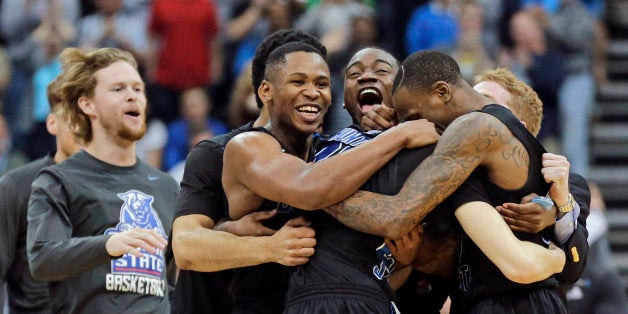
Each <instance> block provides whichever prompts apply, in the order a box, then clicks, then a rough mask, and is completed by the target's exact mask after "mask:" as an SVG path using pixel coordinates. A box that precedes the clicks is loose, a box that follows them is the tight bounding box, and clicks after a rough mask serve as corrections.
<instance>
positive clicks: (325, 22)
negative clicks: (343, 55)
mask: <svg viewBox="0 0 628 314" xmlns="http://www.w3.org/2000/svg"><path fill="white" fill-rule="evenodd" d="M364 9H365V5H364V4H362V3H359V2H356V1H351V0H321V1H320V2H319V3H316V4H314V5H312V6H311V7H309V8H308V9H307V11H305V12H304V13H303V15H301V17H299V19H298V20H297V21H296V23H295V28H297V29H300V30H302V31H304V32H306V33H309V34H312V35H313V36H315V37H318V38H320V41H321V43H322V44H323V45H325V47H326V48H327V53H328V54H329V55H331V54H333V53H335V52H338V51H340V50H342V49H344V48H346V47H347V45H348V44H349V40H350V36H351V34H350V30H351V23H352V20H351V17H352V16H354V15H356V14H359V13H360V12H362V11H363V10H364Z"/></svg>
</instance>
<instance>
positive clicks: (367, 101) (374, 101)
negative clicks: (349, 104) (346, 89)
mask: <svg viewBox="0 0 628 314" xmlns="http://www.w3.org/2000/svg"><path fill="white" fill-rule="evenodd" d="M382 100H383V97H382V93H381V92H380V91H379V90H377V89H376V88H373V87H368V88H365V89H363V90H361V91H360V93H359V94H358V104H359V105H360V108H362V111H368V110H373V107H375V106H376V105H381V103H382Z"/></svg>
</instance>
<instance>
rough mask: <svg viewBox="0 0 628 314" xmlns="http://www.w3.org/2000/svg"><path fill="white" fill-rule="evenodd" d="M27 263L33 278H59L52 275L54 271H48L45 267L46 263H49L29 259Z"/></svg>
mask: <svg viewBox="0 0 628 314" xmlns="http://www.w3.org/2000/svg"><path fill="white" fill-rule="evenodd" d="M28 265H29V267H30V271H31V276H33V279H35V280H38V281H53V280H58V279H60V278H57V277H55V276H54V271H49V270H48V269H47V268H46V265H49V263H46V262H43V261H37V260H29V263H28Z"/></svg>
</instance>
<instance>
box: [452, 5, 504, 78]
mask: <svg viewBox="0 0 628 314" xmlns="http://www.w3.org/2000/svg"><path fill="white" fill-rule="evenodd" d="M458 21H459V25H460V35H459V36H458V44H457V46H456V48H455V49H454V50H453V51H452V53H451V56H452V57H453V58H454V59H456V61H457V62H458V65H459V66H460V73H461V74H462V77H463V78H464V79H466V80H467V82H472V81H473V78H474V77H475V76H476V75H478V74H480V73H481V72H482V71H484V70H488V69H491V68H493V67H494V64H493V61H492V60H491V58H490V57H489V55H488V53H487V51H486V49H485V47H484V41H483V40H482V30H483V20H482V7H480V6H479V5H478V4H477V3H476V2H475V1H473V0H471V1H463V3H462V4H461V6H460V15H459V17H458Z"/></svg>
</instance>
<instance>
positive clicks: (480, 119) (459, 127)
mask: <svg viewBox="0 0 628 314" xmlns="http://www.w3.org/2000/svg"><path fill="white" fill-rule="evenodd" d="M512 138H513V135H512V133H511V132H510V130H508V128H507V127H506V126H505V125H504V124H503V123H502V122H501V121H500V120H499V119H497V118H495V117H494V116H492V115H489V114H486V113H482V112H470V113H468V114H465V115H462V116H460V117H458V118H457V119H455V120H454V121H453V122H452V123H451V124H450V125H449V126H448V127H447V129H446V130H445V132H444V133H443V135H442V137H441V139H440V140H439V146H442V147H441V148H444V147H451V148H452V149H465V150H470V151H477V152H482V151H486V150H490V149H499V148H500V147H502V146H503V144H505V143H508V142H510V141H511V140H512ZM441 144H443V145H441Z"/></svg>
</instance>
